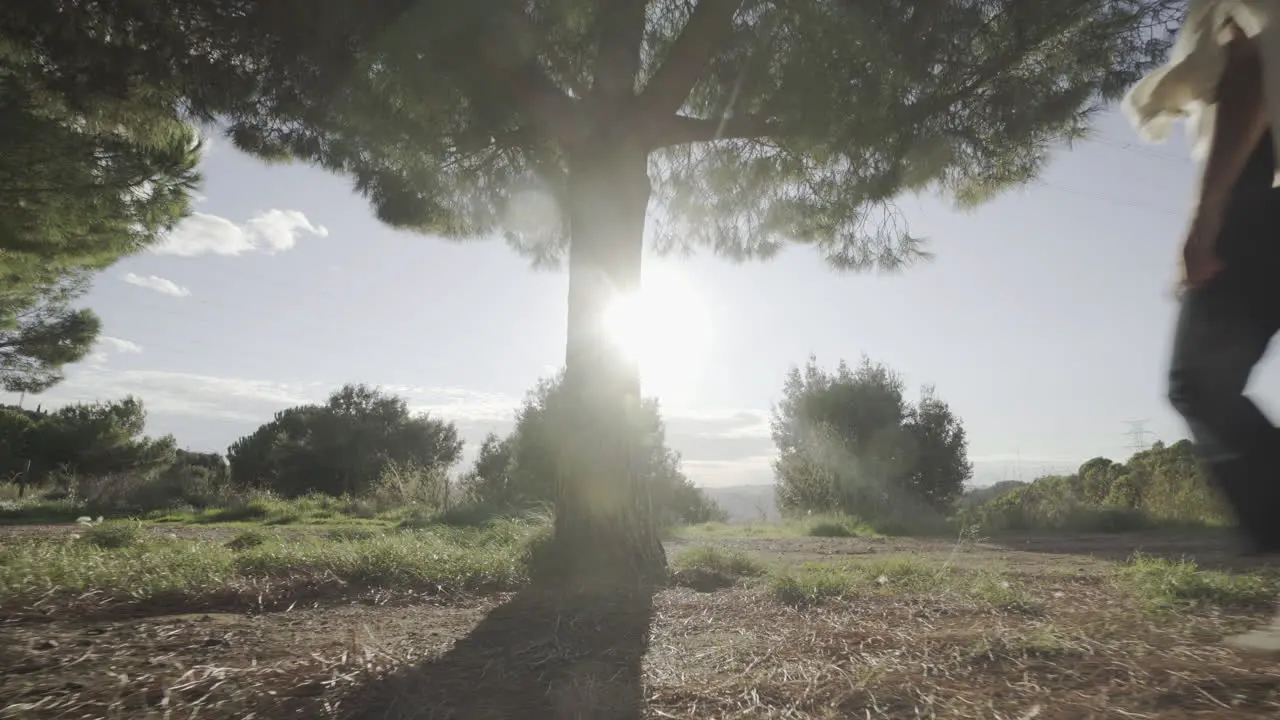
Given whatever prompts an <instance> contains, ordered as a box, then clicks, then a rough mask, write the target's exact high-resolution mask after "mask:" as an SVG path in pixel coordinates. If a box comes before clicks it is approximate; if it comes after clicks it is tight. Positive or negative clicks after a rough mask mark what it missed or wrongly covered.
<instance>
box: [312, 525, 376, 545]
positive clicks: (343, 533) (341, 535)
mask: <svg viewBox="0 0 1280 720" xmlns="http://www.w3.org/2000/svg"><path fill="white" fill-rule="evenodd" d="M378 534H379V533H378V532H377V531H376V530H371V529H369V528H362V527H340V528H334V529H332V530H329V531H328V532H326V533H325V534H324V535H325V537H326V538H328V539H330V540H333V541H335V542H356V541H360V540H370V539H372V538H374V537H376V536H377V535H378Z"/></svg>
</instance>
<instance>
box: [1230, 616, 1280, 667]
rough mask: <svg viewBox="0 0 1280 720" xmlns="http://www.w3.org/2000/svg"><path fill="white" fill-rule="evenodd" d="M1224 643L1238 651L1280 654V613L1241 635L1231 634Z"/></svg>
mask: <svg viewBox="0 0 1280 720" xmlns="http://www.w3.org/2000/svg"><path fill="white" fill-rule="evenodd" d="M1222 643H1223V644H1224V645H1226V646H1227V647H1229V648H1231V649H1232V650H1235V651H1236V652H1241V653H1248V654H1251V655H1274V656H1280V613H1277V614H1276V615H1274V616H1272V618H1271V620H1270V621H1269V622H1268V623H1267V624H1266V625H1262V626H1261V627H1256V628H1254V629H1252V630H1250V631H1248V632H1244V633H1240V634H1239V635H1229V636H1227V637H1225V638H1223V640H1222Z"/></svg>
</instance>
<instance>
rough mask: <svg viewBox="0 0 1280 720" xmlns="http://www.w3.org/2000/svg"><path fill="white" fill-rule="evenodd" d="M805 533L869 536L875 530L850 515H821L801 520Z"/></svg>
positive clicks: (819, 535)
mask: <svg viewBox="0 0 1280 720" xmlns="http://www.w3.org/2000/svg"><path fill="white" fill-rule="evenodd" d="M803 524H804V528H805V532H804V534H805V535H808V536H810V537H870V536H872V535H875V534H876V532H875V531H874V530H872V529H871V526H870V525H867V524H866V523H864V522H863V521H862V520H861V519H860V518H856V517H853V516H852V515H823V516H819V517H813V518H808V519H806V520H804V521H803Z"/></svg>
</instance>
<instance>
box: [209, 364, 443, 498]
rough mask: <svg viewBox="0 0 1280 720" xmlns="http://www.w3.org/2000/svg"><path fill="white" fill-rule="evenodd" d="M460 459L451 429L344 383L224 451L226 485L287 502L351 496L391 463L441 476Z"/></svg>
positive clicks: (399, 402)
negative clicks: (258, 491)
mask: <svg viewBox="0 0 1280 720" xmlns="http://www.w3.org/2000/svg"><path fill="white" fill-rule="evenodd" d="M461 454H462V441H461V440H459V439H458V431H457V428H456V427H454V425H453V424H452V423H448V422H444V421H442V420H438V419H436V418H433V417H431V416H430V415H428V414H426V413H413V412H411V411H410V410H409V407H408V403H406V402H405V400H404V399H403V398H400V397H397V396H395V395H392V394H390V393H387V392H384V391H382V390H379V389H377V388H373V387H369V386H367V385H345V386H343V387H342V388H341V389H339V390H337V391H335V392H334V393H333V394H332V395H330V396H329V399H328V401H327V402H326V403H324V404H323V405H300V406H298V407H293V408H289V409H287V410H283V411H281V412H278V413H276V416H275V418H274V419H272V420H271V421H270V422H268V423H265V424H264V425H262V426H261V427H259V428H258V429H257V430H255V431H254V432H253V433H252V434H250V435H247V436H245V437H243V438H240V439H239V440H237V441H236V442H235V443H234V444H233V445H232V446H231V447H230V448H229V449H228V451H227V460H228V462H229V464H230V469H231V480H232V482H234V483H235V484H237V485H239V486H242V487H258V488H264V489H269V490H272V491H274V492H277V493H280V494H281V495H284V496H286V497H294V496H298V495H305V494H307V493H311V492H319V493H326V494H329V495H355V494H359V493H363V492H366V491H368V490H369V489H371V488H372V487H373V486H374V484H375V483H377V482H378V480H379V478H380V477H381V476H382V474H383V472H384V471H385V470H386V469H387V468H388V467H389V466H391V465H392V464H396V465H413V466H416V467H418V468H420V469H423V470H436V471H441V472H443V471H445V470H447V469H448V468H450V467H452V466H453V465H454V464H455V463H457V461H458V460H459V458H460V457H461Z"/></svg>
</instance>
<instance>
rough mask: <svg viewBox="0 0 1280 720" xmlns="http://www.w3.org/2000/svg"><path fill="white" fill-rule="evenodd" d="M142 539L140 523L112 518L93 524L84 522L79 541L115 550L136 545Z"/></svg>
mask: <svg viewBox="0 0 1280 720" xmlns="http://www.w3.org/2000/svg"><path fill="white" fill-rule="evenodd" d="M141 539H142V525H141V523H138V522H135V521H130V520H112V521H110V522H100V523H95V524H87V523H86V524H84V531H83V532H82V533H81V534H80V540H79V542H82V543H84V544H86V545H92V546H94V547H98V548H102V549H104V550H116V549H119V548H128V547H133V546H134V545H137V544H138V542H139V541H140V540H141Z"/></svg>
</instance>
